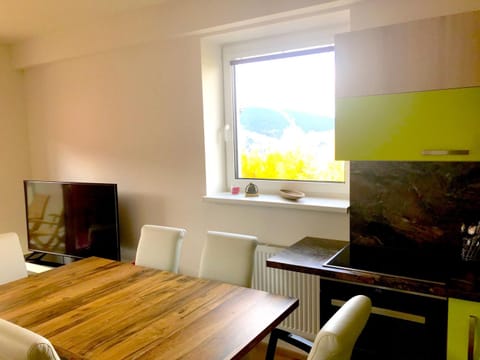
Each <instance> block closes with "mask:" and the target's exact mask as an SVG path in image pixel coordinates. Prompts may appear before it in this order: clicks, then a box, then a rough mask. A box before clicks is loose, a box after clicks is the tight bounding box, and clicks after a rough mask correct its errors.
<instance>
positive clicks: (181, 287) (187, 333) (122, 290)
mask: <svg viewBox="0 0 480 360" xmlns="http://www.w3.org/2000/svg"><path fill="white" fill-rule="evenodd" d="M297 306H298V300H297V299H295V298H291V297H285V296H279V295H273V294H270V293H267V292H264V291H261V290H255V289H250V288H244V287H240V286H235V285H231V284H226V283H222V282H219V281H213V280H206V279H200V278H196V277H192V276H187V275H182V274H175V273H171V272H168V271H160V270H154V269H151V268H146V267H142V266H135V265H133V264H130V263H122V262H119V261H114V260H108V259H103V258H98V257H91V258H86V259H82V260H79V261H75V262H73V263H70V264H67V265H64V266H61V267H59V268H55V269H53V270H50V271H47V272H44V273H40V274H35V275H32V276H29V277H27V278H24V279H21V280H17V281H13V282H11V283H8V284H4V285H1V286H0V318H3V319H6V320H9V321H12V322H14V323H16V324H18V325H20V326H23V327H26V328H28V329H30V330H32V331H35V332H37V333H38V334H40V335H42V336H44V337H46V338H48V339H49V340H50V341H51V342H52V344H53V345H54V347H55V348H56V350H57V352H58V353H59V355H60V356H61V357H62V358H65V359H95V360H103V359H115V360H120V359H142V360H148V359H168V360H172V359H196V360H198V359H208V360H214V359H240V358H242V357H243V356H244V355H245V354H246V353H248V352H249V350H251V349H252V348H253V347H254V346H255V345H256V344H258V343H259V342H260V341H261V340H262V339H263V338H264V337H265V336H266V335H267V334H269V332H270V331H271V330H272V329H273V328H274V327H275V326H277V325H278V324H279V323H280V322H281V321H282V320H283V319H285V318H286V317H287V316H288V315H289V314H290V313H291V312H292V311H293V310H294V309H295V308H296V307H297Z"/></svg>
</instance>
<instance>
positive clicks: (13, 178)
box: [0, 46, 30, 250]
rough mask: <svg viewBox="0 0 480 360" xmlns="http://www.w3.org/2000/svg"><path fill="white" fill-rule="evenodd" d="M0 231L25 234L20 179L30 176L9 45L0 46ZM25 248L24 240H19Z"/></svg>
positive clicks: (21, 106)
mask: <svg viewBox="0 0 480 360" xmlns="http://www.w3.org/2000/svg"><path fill="white" fill-rule="evenodd" d="M0 124H1V131H0V233H2V232H9V231H15V232H17V233H18V234H19V236H20V237H21V238H22V239H25V238H26V231H27V230H26V223H25V207H24V200H23V180H24V179H27V178H29V176H30V164H29V158H28V153H29V151H28V142H27V123H26V116H25V106H24V101H23V87H22V73H21V72H20V71H15V70H13V67H12V64H11V56H10V49H9V47H7V46H0ZM22 246H23V248H24V250H26V243H25V241H22Z"/></svg>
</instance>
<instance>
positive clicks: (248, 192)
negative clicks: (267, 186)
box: [245, 183, 258, 197]
mask: <svg viewBox="0 0 480 360" xmlns="http://www.w3.org/2000/svg"><path fill="white" fill-rule="evenodd" d="M245 196H246V197H252V196H258V186H257V185H255V184H254V183H250V184H248V185H247V186H246V187H245Z"/></svg>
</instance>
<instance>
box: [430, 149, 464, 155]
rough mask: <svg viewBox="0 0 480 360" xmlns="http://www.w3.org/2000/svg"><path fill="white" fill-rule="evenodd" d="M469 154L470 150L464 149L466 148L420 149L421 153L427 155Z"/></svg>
mask: <svg viewBox="0 0 480 360" xmlns="http://www.w3.org/2000/svg"><path fill="white" fill-rule="evenodd" d="M469 154H470V150H466V149H453V150H443V149H428V150H423V151H422V155H428V156H440V155H469Z"/></svg>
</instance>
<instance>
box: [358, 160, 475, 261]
mask: <svg viewBox="0 0 480 360" xmlns="http://www.w3.org/2000/svg"><path fill="white" fill-rule="evenodd" d="M350 171H351V172H350V173H351V175H350V176H351V177H350V212H351V216H350V229H351V230H350V243H351V246H352V255H351V256H352V258H353V257H355V256H358V258H360V257H364V254H366V253H368V254H370V255H371V254H375V253H378V254H379V259H383V260H379V261H385V262H386V263H388V262H389V261H390V259H389V257H388V256H385V254H392V256H395V257H396V259H397V260H398V257H403V258H404V260H405V261H411V260H412V259H414V260H420V261H421V260H423V259H432V261H436V260H438V261H445V260H447V261H448V260H452V259H458V258H459V257H460V251H461V247H462V234H461V227H462V224H465V225H467V226H468V225H476V224H477V223H478V222H479V220H480V163H478V162H385V161H382V162H376V161H354V162H353V161H352V162H351V164H350ZM406 265H407V266H408V264H406Z"/></svg>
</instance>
